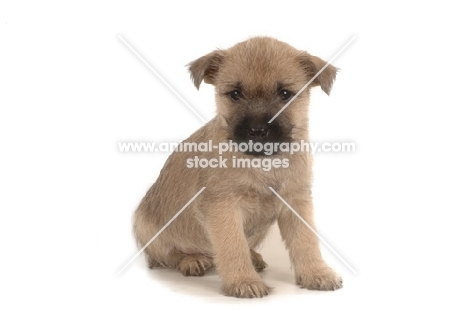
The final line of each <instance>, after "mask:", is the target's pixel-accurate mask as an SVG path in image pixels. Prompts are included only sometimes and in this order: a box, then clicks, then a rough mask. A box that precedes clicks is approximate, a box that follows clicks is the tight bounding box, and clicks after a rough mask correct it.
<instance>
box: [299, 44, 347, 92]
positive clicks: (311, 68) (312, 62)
mask: <svg viewBox="0 0 468 310" xmlns="http://www.w3.org/2000/svg"><path fill="white" fill-rule="evenodd" d="M298 58H299V63H300V65H301V67H302V68H303V69H304V70H305V72H306V74H307V77H308V79H309V80H310V79H311V78H313V77H314V76H315V75H316V74H317V72H319V71H320V70H321V69H322V68H323V67H324V66H325V65H326V64H327V63H326V62H325V61H324V60H322V59H320V58H318V57H317V56H312V55H309V54H308V53H306V52H303V53H302V54H301V55H299V56H298ZM337 72H338V69H337V68H336V67H334V66H332V65H331V64H330V65H328V66H327V67H326V68H325V69H324V70H323V71H322V72H321V73H320V74H319V75H318V76H317V77H316V78H315V80H314V81H313V82H312V86H318V85H320V87H321V88H322V90H323V91H324V92H325V93H326V94H327V95H330V91H331V89H332V86H333V82H334V81H335V77H336V73H337Z"/></svg>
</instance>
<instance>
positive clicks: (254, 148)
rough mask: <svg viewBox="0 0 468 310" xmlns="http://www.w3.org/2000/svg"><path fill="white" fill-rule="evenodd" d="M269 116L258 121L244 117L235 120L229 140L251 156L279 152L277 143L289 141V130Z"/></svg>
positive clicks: (269, 154)
mask: <svg viewBox="0 0 468 310" xmlns="http://www.w3.org/2000/svg"><path fill="white" fill-rule="evenodd" d="M269 119H271V118H270V117H269V116H267V117H263V118H262V119H261V120H260V121H258V120H255V119H252V118H249V117H245V118H243V119H242V120H241V121H239V122H237V124H236V125H235V126H234V128H233V130H232V135H231V138H230V140H232V141H233V142H235V143H236V144H237V145H238V147H239V151H240V152H242V153H244V154H246V155H251V156H271V155H276V154H278V153H280V151H279V149H278V145H279V144H281V143H285V142H287V143H288V142H291V130H290V129H286V128H285V126H284V125H281V124H280V123H279V122H278V121H276V120H274V121H273V122H271V123H268V120H269Z"/></svg>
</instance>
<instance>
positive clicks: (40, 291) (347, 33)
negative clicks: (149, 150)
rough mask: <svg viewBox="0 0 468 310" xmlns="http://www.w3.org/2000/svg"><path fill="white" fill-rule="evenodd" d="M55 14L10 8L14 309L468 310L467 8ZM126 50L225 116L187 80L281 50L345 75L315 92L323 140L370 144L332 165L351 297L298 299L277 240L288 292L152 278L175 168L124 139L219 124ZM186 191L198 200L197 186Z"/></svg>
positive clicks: (2, 69) (4, 146) (1, 216)
mask: <svg viewBox="0 0 468 310" xmlns="http://www.w3.org/2000/svg"><path fill="white" fill-rule="evenodd" d="M304 3H306V2H305V1H304V2H298V1H292V0H289V1H268V2H267V1H264V2H260V1H255V2H254V1H239V0H238V1H231V2H221V1H219V2H215V1H192V2H189V1H187V2H177V1H172V2H171V4H167V3H164V4H163V2H160V3H159V4H157V3H156V2H155V1H153V2H149V1H148V2H146V3H145V2H136V1H129V2H127V3H124V2H121V1H118V2H117V1H108V2H97V1H80V2H77V3H75V4H68V3H67V4H65V2H64V1H61V2H59V1H56V2H50V1H40V2H32V1H31V2H29V3H27V2H26V3H20V2H19V1H2V2H1V4H0V104H1V106H0V134H1V140H0V156H1V157H0V158H1V160H0V189H1V194H0V208H1V209H0V247H1V248H0V251H1V252H0V253H1V256H0V260H1V264H0V285H1V286H2V287H1V295H2V297H1V298H0V307H1V308H4V309H22V308H32V307H35V308H37V307H47V308H48V309H75V308H77V309H78V308H80V309H83V308H88V309H103V308H105V309H107V308H109V309H111V308H113V309H136V308H139V309H164V308H167V307H171V308H172V307H176V308H178V307H180V306H190V307H201V306H205V307H218V306H220V305H222V306H230V305H234V306H237V305H242V306H251V307H263V308H265V309H266V308H271V307H272V306H274V307H275V308H282V307H284V306H287V307H307V308H314V309H337V308H340V309H342V308H351V309H354V308H359V309H386V308H388V309H394V308H401V309H414V308H416V307H417V308H420V307H423V306H428V305H430V306H435V307H439V308H441V307H444V308H447V309H448V308H450V309H462V308H464V309H466V307H467V305H468V303H467V301H466V298H465V297H463V296H465V294H466V288H467V285H466V277H467V275H468V273H467V267H466V261H467V258H468V255H467V253H466V243H467V242H466V236H467V235H468V234H467V233H468V231H467V225H466V218H467V217H466V211H465V210H466V208H467V207H468V205H467V202H468V199H467V197H466V190H467V181H466V180H467V177H466V176H467V172H468V169H467V164H466V159H467V155H468V150H467V142H466V133H467V132H468V131H467V129H468V128H467V127H468V125H467V121H466V119H467V113H466V111H467V109H466V105H467V104H468V101H467V95H466V91H467V89H466V71H467V57H466V55H467V53H468V48H467V46H466V30H465V29H466V28H467V26H468V25H467V22H466V16H465V13H464V12H466V10H464V9H463V8H462V6H460V5H456V4H455V3H457V2H455V1H440V2H435V1H426V2H423V1H421V2H417V1H413V2H409V1H401V2H397V1H391V2H388V3H387V4H378V2H371V1H368V2H365V1H359V2H356V1H354V2H351V1H348V2H345V1H343V2H332V1H318V2H316V1H313V2H312V1H310V2H308V3H309V4H307V5H305V4H304ZM118 35H121V36H122V37H124V38H125V39H126V40H128V42H129V43H130V44H131V45H132V46H133V47H134V48H135V49H136V50H138V51H139V52H140V53H141V55H142V56H143V57H145V58H146V59H147V61H148V62H149V63H150V64H151V65H152V66H153V67H154V68H155V70H157V71H158V72H159V73H160V74H161V76H163V77H164V79H166V80H167V82H168V83H169V84H170V85H172V86H173V87H174V89H175V90H176V91H177V92H178V93H179V94H180V95H181V96H182V97H183V98H185V99H186V100H187V101H188V102H189V103H190V104H191V105H192V106H193V107H194V109H195V110H197V111H198V112H199V113H200V114H201V115H202V116H203V117H204V118H205V119H209V118H211V117H212V116H213V115H214V102H213V88H212V87H211V86H209V85H206V84H203V85H202V86H201V90H200V91H196V89H195V87H193V85H192V84H191V81H190V78H189V75H188V73H187V71H186V70H187V68H186V67H185V65H186V64H187V63H188V62H190V61H192V60H194V59H196V58H198V57H200V56H202V55H204V54H206V53H208V52H210V51H211V50H213V49H215V48H226V47H229V46H231V45H233V44H235V43H237V42H239V41H241V40H244V39H247V38H248V37H250V36H254V35H270V36H274V37H276V38H278V39H280V40H283V41H286V42H288V43H290V44H291V45H293V46H295V47H297V48H298V49H302V50H307V51H309V52H310V53H311V54H314V55H317V56H320V57H322V58H323V59H325V60H328V59H330V58H331V57H332V56H333V55H334V54H335V53H336V52H337V51H338V50H339V49H340V48H341V47H342V46H343V45H344V44H345V43H346V42H347V41H348V40H349V39H350V38H351V37H352V36H356V40H355V41H354V42H353V43H352V44H351V45H350V46H349V48H347V49H346V51H344V52H343V54H341V55H340V56H339V57H338V58H337V59H336V61H334V64H335V65H336V66H338V67H340V68H341V72H340V73H339V75H338V77H337V81H336V83H335V85H334V88H333V90H332V93H331V96H330V97H327V96H326V95H325V94H324V93H323V92H321V91H320V90H319V89H317V88H316V89H314V90H313V92H312V102H311V111H310V118H311V136H312V138H313V139H314V140H316V141H325V140H326V141H352V142H355V143H356V145H357V151H356V152H355V153H352V154H318V155H317V156H316V157H315V167H314V173H315V181H314V187H313V192H314V202H315V206H316V215H317V216H316V222H317V226H318V229H319V231H320V232H321V234H322V236H323V237H324V238H325V239H326V240H327V241H328V242H329V243H330V244H331V245H332V246H333V247H334V248H335V249H336V250H337V251H338V252H339V253H340V254H341V255H342V256H343V257H344V258H345V259H346V261H347V262H348V263H349V264H350V265H352V266H353V267H354V268H355V269H356V271H357V274H356V275H355V274H353V273H352V272H350V271H349V269H347V268H346V266H345V265H343V264H342V263H341V262H340V261H339V260H338V259H336V258H335V257H334V255H333V254H332V253H331V252H330V251H328V250H327V249H326V248H325V247H322V248H323V253H324V256H325V257H326V258H327V261H329V262H330V264H331V265H332V266H333V267H334V268H336V269H337V270H338V271H339V272H340V273H341V274H342V276H343V278H344V288H343V289H342V290H339V291H336V292H316V291H307V290H302V289H299V288H298V287H296V286H295V285H294V279H293V275H292V272H291V270H290V268H289V267H290V265H289V261H288V258H287V254H286V252H285V250H284V247H283V246H282V244H281V242H280V240H279V238H278V235H277V231H276V228H275V229H274V230H273V232H272V234H271V235H270V236H269V238H268V240H267V242H266V244H265V245H264V246H263V248H262V249H261V250H260V252H261V253H262V254H263V255H264V258H265V260H266V261H267V263H269V265H270V266H269V267H268V268H267V269H266V270H265V272H264V273H263V275H262V277H263V278H264V279H265V281H266V282H267V283H268V284H269V285H271V286H274V287H275V289H274V291H273V293H272V295H271V296H268V297H267V298H263V299H259V300H239V299H235V298H229V297H224V296H222V295H220V294H219V288H220V281H219V278H218V276H217V275H216V273H214V272H210V273H209V274H208V275H206V276H205V277H203V278H185V277H183V276H181V275H179V274H178V273H177V272H175V271H171V270H158V271H149V270H148V269H146V268H145V266H144V261H143V259H142V258H139V259H137V260H136V261H134V262H133V264H131V265H130V266H129V267H128V268H127V269H126V270H125V271H124V272H123V273H122V274H121V275H120V276H117V272H118V270H119V269H120V268H121V267H122V266H123V265H124V264H125V263H126V262H127V261H128V260H129V259H130V258H131V257H132V256H133V254H134V253H136V251H137V249H136V246H135V243H134V240H133V238H132V235H131V216H132V213H133V211H134V209H135V208H136V206H137V205H138V203H139V201H140V199H141V198H142V197H143V195H144V194H145V192H146V190H147V189H148V187H149V186H150V185H151V184H152V183H153V182H154V180H155V179H156V178H157V176H158V173H159V170H160V168H161V167H162V165H163V163H164V161H165V159H166V158H167V156H168V154H123V153H119V152H118V149H117V143H118V142H121V141H156V142H162V141H174V140H176V141H178V140H180V139H183V138H185V137H187V136H188V135H190V134H191V133H192V132H193V131H195V130H196V129H197V128H198V127H199V126H201V125H202V122H201V121H200V120H199V119H198V118H197V117H195V116H194V115H193V114H192V113H191V112H190V111H189V109H187V108H186V107H185V106H184V104H183V103H182V102H181V101H180V100H179V99H178V98H177V97H176V96H175V95H174V94H172V93H171V92H170V91H169V90H168V88H167V87H166V86H165V85H164V84H163V83H162V82H161V81H160V80H159V79H158V78H157V77H156V76H155V75H154V74H153V73H151V71H150V70H149V69H148V68H147V67H145V66H144V64H143V63H142V62H141V61H140V60H139V59H137V58H136V57H135V55H134V54H132V52H131V51H130V50H129V49H128V48H127V47H126V46H125V45H124V44H123V43H122V42H121V41H120V40H119V38H118ZM180 190H183V189H180Z"/></svg>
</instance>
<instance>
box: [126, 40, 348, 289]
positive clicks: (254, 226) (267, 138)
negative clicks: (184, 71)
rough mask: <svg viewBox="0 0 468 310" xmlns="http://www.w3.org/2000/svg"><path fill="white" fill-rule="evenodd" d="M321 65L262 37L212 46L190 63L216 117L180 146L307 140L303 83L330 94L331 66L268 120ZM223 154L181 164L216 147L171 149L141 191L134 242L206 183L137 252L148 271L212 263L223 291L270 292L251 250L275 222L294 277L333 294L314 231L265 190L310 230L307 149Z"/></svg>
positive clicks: (197, 272) (199, 270)
mask: <svg viewBox="0 0 468 310" xmlns="http://www.w3.org/2000/svg"><path fill="white" fill-rule="evenodd" d="M325 65H326V63H325V62H324V61H323V60H322V59H320V58H318V57H315V56H311V55H309V54H308V53H306V52H303V51H299V50H297V49H295V48H293V47H292V46H290V45H288V44H286V43H283V42H281V41H278V40H276V39H272V38H268V37H254V38H251V39H249V40H246V41H244V42H241V43H238V44H236V45H234V46H233V47H231V48H229V49H226V50H216V51H213V52H212V53H210V54H207V55H205V56H203V57H201V58H199V59H197V60H195V61H194V62H192V63H191V64H189V70H190V73H191V76H192V79H193V81H194V84H195V86H196V87H197V88H198V87H199V86H200V84H201V83H202V81H205V83H208V84H213V85H214V86H215V89H216V106H217V115H216V116H215V117H214V118H213V119H212V120H210V121H209V122H208V123H207V124H206V125H205V126H203V127H202V128H200V129H199V130H197V131H196V132H195V133H194V134H192V135H191V136H190V137H189V138H188V139H187V140H185V141H184V143H191V142H195V143H201V142H204V143H206V142H208V141H209V140H212V143H213V145H217V144H218V143H226V142H228V141H230V140H231V141H234V142H236V143H242V142H248V141H250V140H252V141H253V142H258V143H262V144H263V145H265V144H266V143H267V142H271V143H274V142H288V143H291V142H299V141H301V140H303V141H306V142H308V141H309V137H308V105H309V89H310V87H313V86H318V85H319V86H320V87H321V88H322V90H323V91H325V92H326V93H327V94H329V93H330V90H331V87H332V84H333V81H334V79H335V75H336V71H337V70H336V68H335V67H333V66H331V65H329V66H328V67H327V68H326V69H325V70H324V71H323V72H322V73H321V74H320V75H319V76H318V77H317V78H316V79H315V80H314V81H313V83H312V84H311V85H310V86H309V89H307V90H305V91H303V92H302V93H301V94H300V95H299V96H298V97H297V98H296V99H295V100H294V101H293V102H292V103H291V104H290V106H288V107H287V108H286V109H285V110H284V111H283V112H282V113H281V114H280V115H279V116H278V117H277V118H276V119H275V120H274V121H273V122H271V123H268V121H269V120H270V119H271V118H272V117H273V116H274V115H275V114H276V113H277V112H278V111H279V110H280V109H281V108H282V107H283V106H284V105H285V104H286V103H287V102H288V101H289V100H290V99H291V98H292V97H293V96H294V95H295V94H297V93H298V92H299V90H300V89H301V88H302V87H303V86H304V85H305V84H307V82H308V81H309V80H310V79H311V78H312V77H313V76H314V75H315V74H316V73H317V72H318V71H319V70H320V69H322V68H323V67H324V66H325ZM222 155H223V158H228V160H227V161H226V166H227V167H219V168H205V169H202V168H194V167H192V168H188V167H187V162H188V161H187V160H190V159H191V158H194V157H195V156H198V157H199V158H206V159H212V158H218V157H219V154H218V150H213V151H211V152H210V151H208V152H201V151H198V150H192V151H189V152H173V153H172V154H171V155H170V157H169V158H168V160H167V162H166V163H165V165H164V167H163V168H162V170H161V173H160V175H159V178H158V179H157V181H156V182H155V183H154V184H153V186H152V187H151V188H150V189H149V190H148V192H147V194H146V196H145V197H144V198H143V200H142V202H141V204H140V205H139V207H138V209H137V210H136V213H135V217H134V220H135V222H134V232H135V236H136V239H137V241H138V244H139V246H144V245H145V244H146V243H147V242H148V241H150V239H151V238H152V237H153V236H154V235H155V234H156V233H157V232H158V231H159V230H160V229H161V228H162V227H163V226H164V225H165V224H166V223H167V222H168V221H169V220H170V219H171V218H172V217H173V216H174V215H175V214H176V213H177V212H178V211H179V210H180V209H181V208H182V207H183V206H184V205H185V204H186V203H187V202H188V201H189V200H190V199H192V198H193V197H194V195H195V194H196V193H197V192H199V191H200V190H201V189H202V187H206V189H205V190H204V191H203V192H202V193H201V194H200V195H199V196H198V197H197V198H196V199H195V200H194V201H193V202H192V203H191V204H190V205H189V206H188V207H187V209H186V210H184V211H183V212H182V213H181V214H180V215H179V216H178V217H177V218H176V219H175V220H174V221H173V222H172V223H171V224H170V225H169V226H168V227H167V228H166V229H165V230H164V231H163V232H162V233H161V234H160V235H159V236H158V237H157V238H156V239H155V240H154V241H153V242H152V243H151V244H149V246H148V247H147V248H146V249H145V253H146V257H147V261H148V265H149V267H151V268H153V267H172V268H177V269H179V270H180V271H181V272H182V273H183V274H184V275H186V276H201V275H203V274H204V273H205V271H206V270H208V269H210V268H213V267H215V268H216V270H217V272H218V274H219V275H220V277H221V279H222V291H223V293H224V294H226V295H229V296H236V297H262V296H265V295H267V294H268V293H269V292H270V290H271V288H269V287H268V286H267V285H265V283H264V282H263V281H262V279H261V277H260V276H259V274H258V273H257V272H258V271H261V270H262V269H264V268H265V267H266V264H265V262H264V261H263V259H262V257H261V255H260V254H258V253H256V252H255V249H256V248H257V247H258V246H259V245H260V244H261V242H262V241H263V240H264V238H265V236H266V234H267V232H268V229H269V228H270V227H271V225H272V224H274V223H275V222H278V225H279V229H280V232H281V236H282V238H283V240H284V243H285V245H286V248H287V249H288V250H289V255H290V258H291V262H292V266H293V268H294V273H295V278H296V283H297V284H298V285H300V286H301V287H304V288H307V289H316V290H335V289H338V288H340V287H341V286H342V280H341V277H340V276H339V275H338V274H336V273H335V271H334V270H333V269H331V268H330V267H329V266H328V265H327V264H326V263H325V262H324V260H323V259H322V256H321V253H320V249H319V242H318V239H317V237H316V235H315V234H314V233H313V232H312V231H311V230H310V229H309V228H307V226H306V225H304V223H302V222H301V221H300V219H299V218H298V217H297V216H296V215H295V214H293V212H291V211H290V210H289V209H288V208H287V207H286V206H285V205H284V204H283V203H282V202H281V201H280V200H279V199H278V197H276V196H275V195H274V193H273V192H272V191H271V190H270V189H269V187H272V188H273V189H275V190H276V191H277V192H278V193H279V194H280V195H281V196H282V197H283V198H284V199H285V200H286V201H287V202H288V203H289V204H290V205H291V206H292V207H293V208H294V209H295V210H296V211H297V212H298V214H300V215H301V217H303V218H304V219H305V220H306V221H307V222H308V223H309V224H310V225H312V227H314V224H313V206H312V199H311V190H310V189H311V181H312V172H311V165H312V158H311V155H310V153H309V152H297V153H294V154H290V153H289V152H281V151H277V152H274V153H273V154H271V155H265V152H263V151H262V152H255V151H253V152H252V151H250V152H249V151H246V152H241V151H239V150H236V149H235V148H233V149H232V150H229V151H228V152H225V153H224V154H222ZM233 156H235V158H236V159H243V160H244V159H248V160H251V159H254V158H262V159H263V158H271V159H276V158H278V159H279V160H280V161H281V162H282V163H284V162H286V163H287V165H286V166H287V167H286V168H285V167H284V165H282V166H281V167H280V168H272V169H270V170H268V171H266V170H267V169H262V168H234V167H233V165H232V160H231V159H232V158H233Z"/></svg>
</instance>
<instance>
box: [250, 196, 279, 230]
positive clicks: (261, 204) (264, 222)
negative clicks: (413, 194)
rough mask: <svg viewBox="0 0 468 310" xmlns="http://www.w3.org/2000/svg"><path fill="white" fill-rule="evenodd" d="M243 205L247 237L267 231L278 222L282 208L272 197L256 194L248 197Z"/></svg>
mask: <svg viewBox="0 0 468 310" xmlns="http://www.w3.org/2000/svg"><path fill="white" fill-rule="evenodd" d="M255 194H256V195H255ZM244 198H246V199H245V200H244V203H243V205H242V216H243V222H244V229H245V232H246V234H247V235H249V234H251V233H250V232H255V231H258V230H263V229H267V228H268V227H269V226H271V225H272V224H273V223H275V222H276V220H277V219H278V216H279V212H280V206H279V204H278V203H277V201H276V200H275V199H274V198H276V197H273V196H272V195H269V194H268V195H267V194H266V193H258V192H257V193H254V192H252V193H251V195H247V196H246V197H244Z"/></svg>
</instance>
